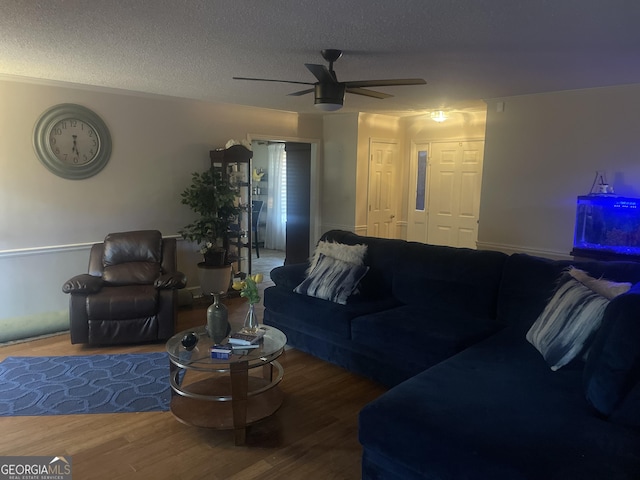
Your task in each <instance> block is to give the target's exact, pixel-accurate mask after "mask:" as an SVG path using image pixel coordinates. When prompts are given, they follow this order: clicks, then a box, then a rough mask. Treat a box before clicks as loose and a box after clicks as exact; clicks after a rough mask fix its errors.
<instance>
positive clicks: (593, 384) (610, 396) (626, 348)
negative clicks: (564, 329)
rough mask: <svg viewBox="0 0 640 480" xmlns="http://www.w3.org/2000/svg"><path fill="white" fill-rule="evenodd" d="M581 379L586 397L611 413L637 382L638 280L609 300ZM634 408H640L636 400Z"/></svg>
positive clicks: (639, 360)
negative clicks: (631, 286) (628, 288)
mask: <svg viewBox="0 0 640 480" xmlns="http://www.w3.org/2000/svg"><path fill="white" fill-rule="evenodd" d="M584 381H585V394H586V397H587V400H588V401H589V403H590V404H591V405H592V406H593V407H594V408H595V409H596V410H597V411H599V412H600V413H602V414H604V415H610V414H612V413H613V412H614V411H615V409H616V407H617V406H618V405H619V404H620V403H621V402H622V401H623V400H624V398H625V397H626V395H627V394H628V393H629V392H630V391H631V390H632V389H633V388H634V386H635V385H636V384H637V383H638V382H640V284H637V285H635V286H634V287H633V288H632V290H631V291H630V292H629V293H627V294H624V295H621V296H619V297H617V298H615V299H614V300H612V301H611V304H610V305H609V308H607V311H606V312H605V316H604V319H603V325H602V328H601V329H600V331H599V332H598V334H597V335H596V338H595V340H594V342H593V346H592V348H591V350H590V352H589V356H588V358H587V362H586V365H585V369H584ZM636 409H637V411H638V412H640V404H636ZM638 415H640V414H638Z"/></svg>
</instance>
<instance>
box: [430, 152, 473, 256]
mask: <svg viewBox="0 0 640 480" xmlns="http://www.w3.org/2000/svg"><path fill="white" fill-rule="evenodd" d="M431 151H432V157H431V163H430V167H431V182H430V189H429V216H428V219H429V220H428V228H427V243H432V244H436V245H449V246H452V247H468V248H476V240H477V231H478V215H479V210H480V188H481V184H482V159H483V153H484V142H483V141H473V142H447V143H434V144H433V145H432V147H431Z"/></svg>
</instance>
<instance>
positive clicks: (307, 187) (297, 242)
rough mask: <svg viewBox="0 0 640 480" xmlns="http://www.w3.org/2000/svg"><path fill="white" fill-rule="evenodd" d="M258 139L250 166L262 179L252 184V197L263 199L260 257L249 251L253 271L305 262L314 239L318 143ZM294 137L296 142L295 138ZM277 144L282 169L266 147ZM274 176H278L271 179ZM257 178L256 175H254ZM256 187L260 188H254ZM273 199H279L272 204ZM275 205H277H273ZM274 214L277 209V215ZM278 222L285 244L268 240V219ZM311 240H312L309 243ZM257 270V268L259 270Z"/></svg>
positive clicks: (260, 222)
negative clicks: (280, 150) (282, 164)
mask: <svg viewBox="0 0 640 480" xmlns="http://www.w3.org/2000/svg"><path fill="white" fill-rule="evenodd" d="M258 138H259V139H257V138H255V137H254V139H253V140H252V142H251V143H252V147H253V151H254V157H253V160H252V162H253V163H252V169H255V170H256V173H257V174H258V175H260V174H262V175H263V176H262V178H261V181H259V182H257V181H256V178H254V183H255V185H252V192H253V194H254V199H259V200H262V201H263V202H264V204H263V210H262V212H261V214H260V221H259V225H258V229H259V232H258V239H259V241H260V245H259V252H260V257H261V258H257V253H256V250H255V249H253V251H252V255H253V257H252V264H254V265H255V267H254V268H253V269H252V270H254V273H257V272H258V271H260V272H261V273H265V274H266V273H268V272H269V271H271V269H272V268H274V267H275V266H278V265H283V264H292V263H301V262H305V261H307V259H308V258H309V252H310V249H311V248H312V246H313V245H314V244H315V240H316V228H317V227H316V215H314V214H313V212H314V211H316V210H315V209H316V208H317V204H318V193H317V192H318V186H317V184H316V182H317V179H318V178H319V176H318V175H317V173H316V172H317V145H318V143H319V141H315V140H314V141H299V140H301V139H262V138H260V137H258ZM294 140H296V141H294ZM269 144H271V145H272V146H273V145H274V144H278V145H277V146H278V147H284V148H283V149H282V150H283V152H282V154H283V156H284V157H285V159H284V162H283V163H284V164H285V166H284V168H283V169H281V170H278V169H273V168H271V167H273V165H270V164H269V162H270V160H269V154H268V147H269ZM274 175H276V176H277V178H274ZM257 178H259V177H257ZM256 186H258V187H259V188H258V189H257V190H256V188H255V187H256ZM276 188H278V189H281V191H280V192H278V193H279V194H278V195H273V193H274V189H276ZM274 198H275V199H276V200H275V201H278V202H282V203H281V204H280V205H274V204H273V202H274ZM276 207H277V208H276ZM270 209H271V213H272V214H274V213H275V212H276V211H278V214H277V215H270V214H269V213H270ZM273 221H279V222H283V223H284V227H283V230H284V243H282V242H279V243H278V244H277V246H276V248H274V245H275V244H274V243H273V242H269V241H268V238H269V237H268V234H267V230H268V229H269V226H268V225H267V222H273ZM312 242H313V243H312ZM258 269H259V270H258Z"/></svg>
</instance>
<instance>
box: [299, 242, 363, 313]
mask: <svg viewBox="0 0 640 480" xmlns="http://www.w3.org/2000/svg"><path fill="white" fill-rule="evenodd" d="M368 271H369V267H366V266H363V265H354V264H353V263H349V262H343V261H342V260H338V259H337V258H332V257H328V256H325V255H323V254H320V255H319V257H318V262H317V263H316V266H315V267H314V269H313V270H312V271H311V273H310V274H309V276H308V277H307V278H305V279H304V280H303V282H302V283H301V284H300V285H298V286H297V287H296V288H295V289H294V290H293V291H294V292H296V293H300V294H303V295H308V296H310V297H316V298H322V299H324V300H330V301H332V302H335V303H340V304H342V305H345V304H346V303H347V298H349V296H350V295H351V294H352V293H353V292H354V290H355V289H356V287H357V286H358V282H360V280H361V279H362V277H364V276H365V275H366V273H367V272H368Z"/></svg>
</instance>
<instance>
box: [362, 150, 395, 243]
mask: <svg viewBox="0 0 640 480" xmlns="http://www.w3.org/2000/svg"><path fill="white" fill-rule="evenodd" d="M397 169H398V145H397V144H396V143H392V142H382V141H371V143H370V162H369V212H368V215H367V234H368V235H371V236H373V237H382V238H395V237H396V213H397V203H398V202H397V189H396V179H397V178H398V177H397Z"/></svg>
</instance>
